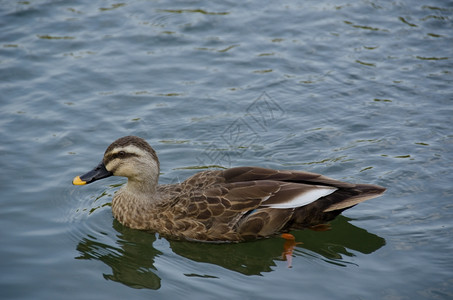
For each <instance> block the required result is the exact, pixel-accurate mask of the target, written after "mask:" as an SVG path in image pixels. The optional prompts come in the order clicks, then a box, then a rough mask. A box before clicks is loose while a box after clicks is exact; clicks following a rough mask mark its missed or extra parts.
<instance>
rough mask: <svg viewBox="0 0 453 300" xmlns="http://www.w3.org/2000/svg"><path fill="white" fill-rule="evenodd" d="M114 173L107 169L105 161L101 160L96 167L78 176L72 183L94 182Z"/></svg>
mask: <svg viewBox="0 0 453 300" xmlns="http://www.w3.org/2000/svg"><path fill="white" fill-rule="evenodd" d="M112 175H113V173H112V172H109V171H107V169H106V168H105V165H104V163H103V162H101V163H100V164H99V165H98V166H97V167H96V168H94V169H93V170H91V171H90V172H88V173H86V174H83V175H81V176H76V177H75V178H74V179H73V180H72V184H74V185H85V184H89V183H92V182H94V181H96V180H99V179H102V178H106V177H110V176H112Z"/></svg>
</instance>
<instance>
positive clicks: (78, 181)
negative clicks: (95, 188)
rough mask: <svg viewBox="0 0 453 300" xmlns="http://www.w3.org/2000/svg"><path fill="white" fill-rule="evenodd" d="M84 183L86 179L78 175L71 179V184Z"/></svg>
mask: <svg viewBox="0 0 453 300" xmlns="http://www.w3.org/2000/svg"><path fill="white" fill-rule="evenodd" d="M86 183H87V182H86V181H83V180H82V179H80V176H77V177H74V179H73V180H72V184H73V185H84V184H86Z"/></svg>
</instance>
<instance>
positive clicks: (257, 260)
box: [76, 216, 385, 290]
mask: <svg viewBox="0 0 453 300" xmlns="http://www.w3.org/2000/svg"><path fill="white" fill-rule="evenodd" d="M349 220H350V219H348V218H346V217H344V216H339V217H338V218H337V219H336V220H334V221H333V222H332V229H331V230H328V231H313V230H299V231H294V232H292V234H291V235H292V236H293V237H294V240H290V241H289V242H288V240H289V239H285V243H284V244H282V238H281V237H271V238H268V239H262V240H257V241H252V242H248V243H233V244H231V243H227V244H210V243H209V244H206V243H194V242H186V241H175V240H168V243H169V248H170V249H168V250H162V251H163V252H162V251H160V250H157V249H156V248H155V245H153V244H154V243H155V242H156V236H157V234H150V233H149V232H146V231H139V230H133V229H130V228H127V227H125V226H123V225H121V224H120V223H119V222H118V221H116V220H114V221H113V228H114V229H115V231H116V232H111V233H107V234H106V233H105V232H99V233H98V234H97V235H95V234H93V233H91V234H90V235H86V236H85V237H84V238H82V239H81V240H80V242H79V244H78V245H77V250H78V252H79V253H80V255H78V256H77V257H76V259H83V260H98V261H102V262H103V263H104V264H106V265H107V266H109V267H110V268H111V270H112V271H111V274H103V276H104V278H106V279H108V280H112V281H116V282H120V283H122V284H125V285H127V286H129V287H133V288H147V289H153V290H156V289H159V288H160V286H161V278H160V277H159V275H158V274H159V270H158V269H157V268H156V266H155V262H156V260H158V259H159V257H161V256H162V257H163V256H168V255H167V253H165V252H173V253H175V254H177V255H178V256H179V258H177V259H183V258H187V259H190V260H192V261H195V262H202V263H210V264H214V265H218V266H220V267H222V268H224V269H227V270H231V271H235V272H238V273H241V274H244V275H249V276H252V275H262V274H263V273H266V272H272V271H278V267H277V266H278V262H279V261H283V260H285V259H286V260H287V262H288V266H292V267H293V269H295V268H303V261H304V260H303V259H298V260H297V264H295V262H294V261H292V262H291V260H292V259H293V258H294V257H305V258H306V259H307V260H322V261H325V262H327V263H330V264H334V265H338V266H342V267H345V266H348V265H351V264H352V263H351V262H349V261H348V257H353V256H355V255H356V254H357V253H363V254H370V253H372V252H374V251H376V250H377V249H379V248H381V247H382V246H383V245H385V240H384V239H383V238H381V237H379V236H377V235H375V234H372V233H369V232H367V231H366V230H364V229H362V228H359V227H356V226H354V225H352V224H350V223H349ZM287 237H289V236H287ZM298 241H303V244H302V243H299V242H298ZM163 244H164V245H165V244H166V242H165V239H164V243H163ZM283 245H285V246H283ZM159 248H161V247H159ZM282 252H283V254H284V255H285V256H284V258H282ZM184 275H185V276H187V277H210V278H212V277H215V278H217V277H220V276H222V275H219V274H209V275H206V274H198V273H197V271H195V270H194V271H193V272H188V273H184Z"/></svg>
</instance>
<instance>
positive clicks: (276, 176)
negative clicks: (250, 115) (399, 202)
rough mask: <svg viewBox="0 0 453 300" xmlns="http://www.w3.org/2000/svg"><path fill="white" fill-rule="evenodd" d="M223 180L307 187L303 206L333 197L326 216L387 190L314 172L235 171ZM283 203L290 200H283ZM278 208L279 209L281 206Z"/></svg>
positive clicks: (324, 207) (328, 201)
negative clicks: (261, 181) (272, 182)
mask: <svg viewBox="0 0 453 300" xmlns="http://www.w3.org/2000/svg"><path fill="white" fill-rule="evenodd" d="M222 176H223V178H224V180H225V182H242V181H253V180H272V181H278V182H292V183H299V184H306V185H308V187H307V186H306V187H303V189H302V190H303V191H304V193H305V195H306V196H307V198H306V199H309V200H308V201H307V202H306V203H305V204H303V205H307V204H310V203H311V202H313V201H311V200H313V199H314V198H316V195H319V196H320V197H318V199H319V198H321V197H325V196H328V195H329V196H328V197H325V198H324V199H323V200H325V201H323V205H322V206H321V207H320V208H322V211H324V212H329V211H335V210H344V209H346V208H348V207H352V206H354V205H356V204H358V203H360V202H363V201H365V200H368V199H372V198H375V197H378V196H380V195H382V193H384V192H385V190H386V189H385V188H383V187H381V186H378V185H374V184H353V183H347V182H343V181H339V180H335V179H332V178H329V177H326V176H323V175H320V174H316V173H311V172H302V171H291V170H272V169H265V168H258V167H239V168H231V169H228V170H225V171H223V172H222ZM309 186H313V189H310V187H309ZM331 188H335V189H336V192H335V193H329V192H328V191H330V190H331ZM296 190H297V188H296ZM308 196H313V197H308ZM277 199H280V197H277V198H276V199H275V200H277ZM283 199H287V198H285V197H283ZM299 199H301V198H299ZM315 200H316V199H315ZM296 202H297V201H292V203H296ZM303 205H300V206H303ZM274 207H275V208H278V207H277V204H276V205H275V206H274Z"/></svg>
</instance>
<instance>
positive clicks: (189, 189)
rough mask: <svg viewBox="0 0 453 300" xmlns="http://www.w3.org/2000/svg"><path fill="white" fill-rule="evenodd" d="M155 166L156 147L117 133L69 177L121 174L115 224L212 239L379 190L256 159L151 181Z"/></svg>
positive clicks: (256, 234) (295, 219)
mask: <svg viewBox="0 0 453 300" xmlns="http://www.w3.org/2000/svg"><path fill="white" fill-rule="evenodd" d="M159 174H160V163H159V159H158V157H157V154H156V151H155V150H154V149H153V148H152V147H151V146H150V145H149V144H148V143H147V142H146V141H145V140H144V139H142V138H140V137H137V136H125V137H121V138H119V139H117V140H116V141H114V142H113V143H112V144H111V145H110V146H108V147H107V149H106V150H105V153H104V157H103V158H102V161H101V162H100V163H99V164H98V165H97V166H96V167H95V168H94V169H92V170H91V171H89V172H87V173H85V174H83V175H80V176H76V177H75V178H74V179H73V181H72V183H73V184H74V185H86V184H90V183H93V182H95V181H97V180H100V179H103V178H107V177H110V176H122V177H126V178H127V183H126V184H125V185H123V186H122V187H121V188H120V189H119V190H118V191H117V192H116V193H115V194H114V196H113V200H112V205H111V207H112V213H113V216H114V218H115V219H117V220H118V221H119V222H120V223H121V224H122V225H124V226H127V227H130V228H133V229H137V230H144V231H149V232H155V233H156V232H157V233H158V234H159V235H161V236H164V237H168V238H171V239H176V240H187V241H200V242H219V243H220V242H242V241H250V240H256V239H261V238H267V237H271V236H275V235H278V234H281V233H285V232H289V231H291V230H299V229H305V228H311V227H316V226H319V225H323V224H327V223H328V222H330V221H332V220H333V219H334V218H335V217H336V216H338V215H339V214H340V213H341V212H343V211H344V210H346V209H348V208H351V207H353V206H355V205H357V204H358V203H360V202H363V201H365V200H369V199H372V198H375V197H378V196H380V195H382V194H383V193H384V192H385V190H386V189H385V188H384V187H381V186H378V185H374V184H353V183H347V182H343V181H339V180H335V179H332V178H329V177H326V176H323V175H320V174H316V173H311V172H304V171H297V170H274V169H268V168H262V167H233V168H228V169H220V170H219V169H209V170H205V171H202V172H199V173H196V174H194V175H192V176H191V177H189V178H187V179H186V180H185V181H183V182H180V183H176V184H159V183H158V181H159Z"/></svg>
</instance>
